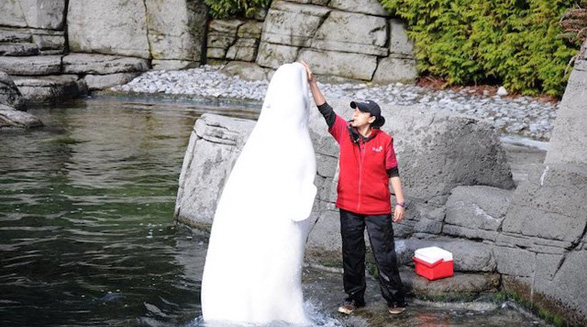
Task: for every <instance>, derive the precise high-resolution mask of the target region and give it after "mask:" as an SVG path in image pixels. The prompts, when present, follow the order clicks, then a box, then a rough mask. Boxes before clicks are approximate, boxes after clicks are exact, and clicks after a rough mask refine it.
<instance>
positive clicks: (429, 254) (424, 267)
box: [413, 246, 454, 280]
mask: <svg viewBox="0 0 587 327" xmlns="http://www.w3.org/2000/svg"><path fill="white" fill-rule="evenodd" d="M413 259H414V263H415V264H416V274H418V275H420V276H422V277H425V278H427V279H429V280H435V279H440V278H444V277H450V276H452V275H454V270H453V259H452V253H450V252H448V251H446V250H444V249H441V248H439V247H436V246H431V247H427V248H422V249H418V250H416V253H415V255H414V258H413Z"/></svg>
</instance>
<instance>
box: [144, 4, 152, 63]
mask: <svg viewBox="0 0 587 327" xmlns="http://www.w3.org/2000/svg"><path fill="white" fill-rule="evenodd" d="M143 5H144V7H145V25H146V26H145V32H146V34H147V45H148V47H149V48H148V51H149V59H153V45H152V44H151V37H150V35H149V25H150V24H149V9H148V8H147V0H143Z"/></svg>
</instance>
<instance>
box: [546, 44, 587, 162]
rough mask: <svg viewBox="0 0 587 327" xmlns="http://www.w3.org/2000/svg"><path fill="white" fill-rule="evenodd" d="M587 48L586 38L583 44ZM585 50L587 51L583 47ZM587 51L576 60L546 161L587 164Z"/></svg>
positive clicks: (560, 107) (558, 114)
mask: <svg viewBox="0 0 587 327" xmlns="http://www.w3.org/2000/svg"><path fill="white" fill-rule="evenodd" d="M584 47H585V48H586V49H587V41H586V42H585V44H584ZM583 53H587V51H584V52H583ZM585 56H587V55H584V57H579V58H578V59H577V60H576V61H575V67H574V69H573V72H572V73H571V77H570V78H569V82H568V84H567V88H566V89H565V94H564V95H563V99H562V101H561V103H560V105H559V109H558V110H557V111H556V116H557V117H556V120H555V122H554V129H553V132H552V137H551V138H550V145H549V150H548V153H547V154H546V161H545V163H546V164H557V163H572V164H579V165H587V133H585V126H586V125H587V115H585V112H587V101H585V90H587V57H585Z"/></svg>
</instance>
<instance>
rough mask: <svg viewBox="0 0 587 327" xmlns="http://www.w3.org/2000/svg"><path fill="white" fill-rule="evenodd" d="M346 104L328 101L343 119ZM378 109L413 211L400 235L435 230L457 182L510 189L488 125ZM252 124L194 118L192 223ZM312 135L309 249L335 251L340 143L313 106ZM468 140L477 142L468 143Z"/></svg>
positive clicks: (185, 214)
mask: <svg viewBox="0 0 587 327" xmlns="http://www.w3.org/2000/svg"><path fill="white" fill-rule="evenodd" d="M349 102H350V100H333V101H332V105H333V106H334V107H335V108H336V110H337V112H338V113H339V114H340V115H342V116H343V117H348V116H350V113H351V109H350V107H349ZM383 111H384V115H386V116H387V117H393V119H390V122H389V123H388V124H386V125H385V126H384V128H383V129H384V130H385V131H387V132H390V133H391V134H392V135H394V137H395V138H396V141H395V148H396V151H397V156H398V160H399V162H400V174H401V176H402V180H403V184H404V189H405V192H406V194H407V198H408V201H409V202H410V208H411V209H410V210H408V216H407V219H406V221H405V223H402V224H401V225H398V226H397V234H398V235H399V236H400V237H404V238H407V237H409V236H410V235H412V234H414V233H427V234H429V235H437V234H440V233H441V230H442V222H443V220H444V211H443V205H444V203H445V202H446V200H447V198H448V197H449V195H450V192H451V190H452V189H454V188H455V187H457V186H462V185H477V184H484V185H490V186H493V187H497V188H500V189H509V188H512V187H513V185H514V184H513V180H512V177H511V172H510V170H509V165H508V164H507V162H506V161H505V159H504V158H505V154H504V152H503V149H501V146H500V143H499V142H498V137H497V134H496V133H495V131H493V130H492V129H491V128H490V126H489V125H487V124H485V123H482V122H479V121H476V120H472V119H470V118H466V117H458V116H449V115H446V114H440V113H431V112H424V111H422V110H418V108H398V107H384V108H383ZM236 122H238V127H239V128H241V130H240V132H239V130H238V129H236V125H235V124H236ZM252 127H253V125H252V124H249V125H246V124H244V123H242V122H240V120H232V119H230V118H218V117H217V116H208V115H205V116H203V118H201V119H200V120H198V122H197V123H196V126H195V130H194V133H193V134H192V138H191V141H190V145H189V148H188V151H187V152H186V157H185V159H184V166H183V169H182V174H181V176H182V177H181V178H180V188H179V192H178V199H177V207H176V214H178V216H179V217H180V219H182V220H184V221H186V222H188V223H190V222H191V223H192V224H196V225H197V224H210V222H211V220H212V218H213V213H214V211H215V206H216V200H217V195H218V194H219V192H220V189H221V188H222V185H223V183H224V182H223V181H224V178H225V177H226V174H227V172H228V171H229V170H230V167H232V164H233V163H234V160H235V158H236V156H237V154H238V153H239V151H240V146H242V145H243V144H244V140H243V138H244V137H245V136H246V135H248V133H249V131H250V129H252ZM310 132H311V136H312V140H313V143H314V148H315V150H316V157H317V175H316V179H315V184H316V186H317V187H318V190H319V191H318V195H317V198H316V202H315V206H314V219H316V224H315V226H314V229H313V231H312V233H311V234H310V239H309V241H308V246H309V248H310V249H314V250H316V252H320V251H327V252H328V251H338V250H339V249H340V238H339V234H338V233H335V232H333V230H335V229H336V228H338V227H337V226H338V211H337V210H336V209H335V208H334V202H335V201H336V185H337V182H338V179H337V178H338V172H337V169H338V159H337V158H338V147H337V145H336V143H335V142H334V140H333V139H332V137H331V136H330V135H329V134H328V133H327V131H326V124H325V122H324V120H323V118H322V116H321V115H320V114H319V113H318V111H317V110H313V111H312V113H311V118H310ZM218 135H221V136H218ZM225 139H228V140H229V141H225ZM472 139H474V140H479V143H476V142H469V141H470V140H472ZM216 143H217V144H216ZM479 144H483V146H479ZM412 208H413V210H412ZM488 210H491V209H488Z"/></svg>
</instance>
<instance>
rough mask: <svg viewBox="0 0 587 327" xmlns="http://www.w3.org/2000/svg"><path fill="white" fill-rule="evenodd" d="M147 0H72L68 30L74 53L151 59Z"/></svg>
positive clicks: (68, 17) (68, 14)
mask: <svg viewBox="0 0 587 327" xmlns="http://www.w3.org/2000/svg"><path fill="white" fill-rule="evenodd" d="M146 19H147V15H146V10H145V3H144V1H139V0H130V1H129V0H105V1H84V0H70V1H69V9H68V13H67V33H68V41H69V48H70V49H71V51H72V52H88V53H103V54H112V55H124V56H132V57H139V58H150V57H151V54H150V52H149V39H148V33H147V20H146Z"/></svg>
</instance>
